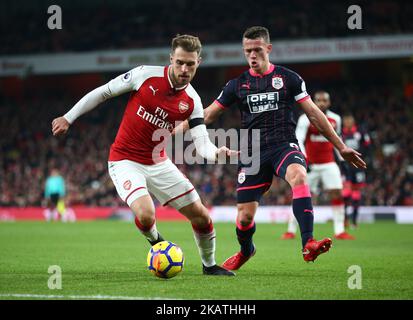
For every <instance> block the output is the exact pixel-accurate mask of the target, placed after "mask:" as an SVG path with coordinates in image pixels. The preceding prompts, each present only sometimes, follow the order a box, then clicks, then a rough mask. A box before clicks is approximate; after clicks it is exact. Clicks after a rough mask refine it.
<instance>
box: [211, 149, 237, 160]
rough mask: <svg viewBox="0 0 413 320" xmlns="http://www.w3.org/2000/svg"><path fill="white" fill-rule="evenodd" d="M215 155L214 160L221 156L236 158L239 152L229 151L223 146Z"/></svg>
mask: <svg viewBox="0 0 413 320" xmlns="http://www.w3.org/2000/svg"><path fill="white" fill-rule="evenodd" d="M215 154H216V159H218V158H219V157H220V156H221V155H225V156H226V157H233V156H238V155H239V154H240V151H236V150H231V149H229V148H227V147H226V146H223V147H221V148H218V149H217V151H216V152H215Z"/></svg>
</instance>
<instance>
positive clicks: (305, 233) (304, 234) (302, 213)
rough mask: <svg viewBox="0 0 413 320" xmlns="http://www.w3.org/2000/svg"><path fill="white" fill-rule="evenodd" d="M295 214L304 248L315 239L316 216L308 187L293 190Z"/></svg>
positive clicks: (301, 186)
mask: <svg viewBox="0 0 413 320" xmlns="http://www.w3.org/2000/svg"><path fill="white" fill-rule="evenodd" d="M293 212H294V216H295V218H296V219H297V222H298V225H299V226H300V232H301V243H302V245H303V248H304V246H305V245H306V243H307V241H308V240H310V239H312V238H313V227H314V214H313V204H312V201H311V194H310V188H309V187H308V185H300V186H297V187H295V188H293Z"/></svg>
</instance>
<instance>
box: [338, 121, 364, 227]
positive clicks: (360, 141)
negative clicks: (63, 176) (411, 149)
mask: <svg viewBox="0 0 413 320" xmlns="http://www.w3.org/2000/svg"><path fill="white" fill-rule="evenodd" d="M342 137H343V141H344V142H345V143H346V144H347V145H348V146H350V147H352V148H353V149H354V150H357V151H359V152H362V153H363V154H367V153H368V149H369V147H370V145H371V140H370V136H369V134H368V133H367V131H366V130H365V128H363V127H361V126H358V125H357V124H356V122H355V120H354V117H353V115H352V114H346V115H344V116H343V133H342ZM343 167H344V168H343V171H344V175H345V178H346V179H345V181H344V189H343V197H344V203H345V209H346V217H348V216H350V214H349V211H350V210H349V208H352V213H351V226H352V227H353V228H355V227H357V218H358V212H359V206H360V202H361V199H362V190H363V188H364V186H365V185H366V173H365V171H364V170H360V169H358V168H353V167H351V166H348V165H347V164H346V163H345V164H344V166H343Z"/></svg>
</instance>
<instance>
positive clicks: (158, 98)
mask: <svg viewBox="0 0 413 320" xmlns="http://www.w3.org/2000/svg"><path fill="white" fill-rule="evenodd" d="M109 87H110V89H111V91H112V92H116V93H118V92H119V94H121V93H124V92H128V91H132V94H131V96H130V98H129V101H128V104H127V106H126V110H125V113H124V115H123V119H122V122H121V124H120V127H119V130H118V133H117V135H116V138H115V142H114V143H113V144H112V146H111V148H110V154H109V161H119V160H124V159H127V160H132V161H136V162H139V163H142V164H148V165H150V164H154V163H158V162H161V161H164V160H166V159H167V155H166V151H165V147H166V140H167V138H168V137H169V136H170V132H171V131H172V130H173V128H174V127H175V125H176V124H177V123H176V122H179V121H184V120H187V119H194V118H203V117H204V113H203V107H202V103H201V99H200V97H199V95H198V94H197V93H196V91H195V90H194V88H193V87H192V86H191V85H190V84H189V85H187V86H185V87H183V88H179V89H176V88H174V87H173V86H172V83H171V80H170V79H169V75H168V67H159V66H140V67H138V68H135V69H133V70H131V71H129V72H127V73H125V74H123V75H120V76H119V77H117V78H115V79H113V80H112V81H110V82H109Z"/></svg>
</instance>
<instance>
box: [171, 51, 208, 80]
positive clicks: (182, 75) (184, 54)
mask: <svg viewBox="0 0 413 320" xmlns="http://www.w3.org/2000/svg"><path fill="white" fill-rule="evenodd" d="M200 62H201V57H199V55H198V53H197V52H195V51H194V52H188V51H185V50H184V49H182V48H181V47H178V48H176V49H175V51H174V52H173V53H172V54H171V65H172V68H171V69H172V72H171V74H170V76H171V80H172V84H173V85H174V86H175V87H178V88H179V87H183V86H185V85H187V84H188V83H189V82H191V80H192V79H193V78H194V76H195V73H196V70H197V69H198V66H199V64H200Z"/></svg>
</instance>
